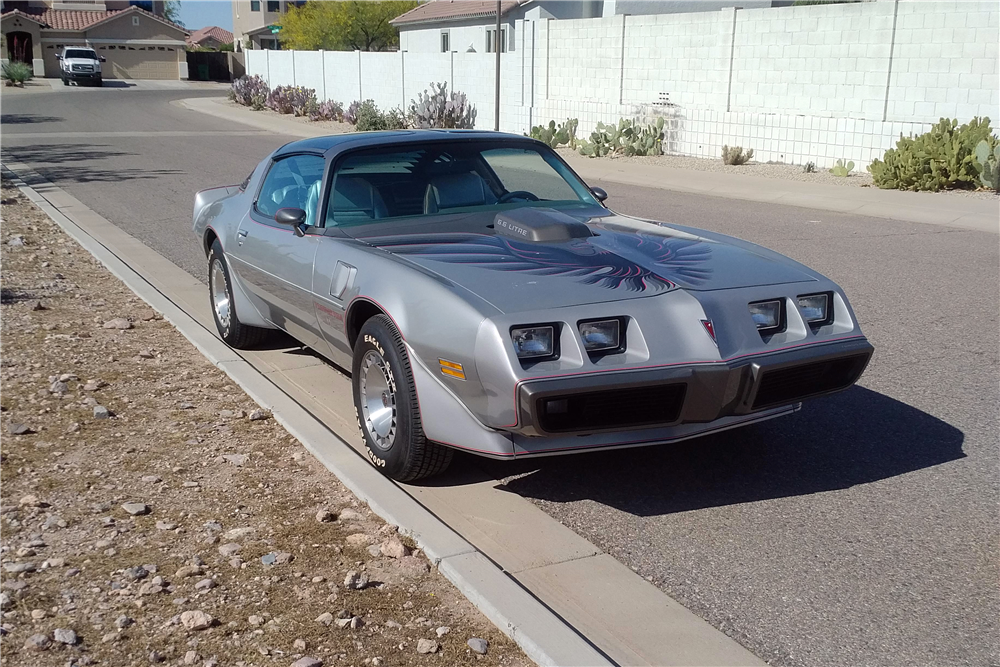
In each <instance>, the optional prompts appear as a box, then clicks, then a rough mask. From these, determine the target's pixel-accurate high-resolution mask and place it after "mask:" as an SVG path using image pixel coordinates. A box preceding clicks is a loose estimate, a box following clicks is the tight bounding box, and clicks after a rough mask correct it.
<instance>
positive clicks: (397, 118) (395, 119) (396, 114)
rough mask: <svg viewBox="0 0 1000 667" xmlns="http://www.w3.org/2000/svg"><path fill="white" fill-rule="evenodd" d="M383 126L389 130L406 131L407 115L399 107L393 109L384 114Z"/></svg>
mask: <svg viewBox="0 0 1000 667" xmlns="http://www.w3.org/2000/svg"><path fill="white" fill-rule="evenodd" d="M382 124H383V125H385V129H387V130H405V129H406V127H407V122H406V115H405V114H404V113H403V110H402V109H400V108H399V107H393V108H391V109H389V110H388V111H386V112H385V113H383V114H382Z"/></svg>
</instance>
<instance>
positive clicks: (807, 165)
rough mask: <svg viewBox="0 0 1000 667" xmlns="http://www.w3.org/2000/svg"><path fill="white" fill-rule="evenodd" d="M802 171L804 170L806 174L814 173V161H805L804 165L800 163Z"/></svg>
mask: <svg viewBox="0 0 1000 667" xmlns="http://www.w3.org/2000/svg"><path fill="white" fill-rule="evenodd" d="M802 171H804V172H806V173H807V174H815V173H816V163H815V162H806V163H805V164H804V165H802Z"/></svg>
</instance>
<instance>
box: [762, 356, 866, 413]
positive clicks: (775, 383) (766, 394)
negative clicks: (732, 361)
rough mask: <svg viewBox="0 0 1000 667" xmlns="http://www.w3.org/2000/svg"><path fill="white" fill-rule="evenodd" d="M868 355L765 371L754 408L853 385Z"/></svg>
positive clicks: (784, 403)
mask: <svg viewBox="0 0 1000 667" xmlns="http://www.w3.org/2000/svg"><path fill="white" fill-rule="evenodd" d="M867 361H868V354H858V355H855V356H852V357H841V358H839V359H830V360H827V361H816V362H813V363H809V364H802V365H801V366H792V367H790V368H779V369H776V370H770V371H769V370H765V371H764V373H763V375H762V377H761V379H760V388H759V389H758V390H757V396H756V397H755V398H754V401H753V409H754V410H757V409H759V408H768V407H773V406H776V405H787V404H789V403H797V402H798V401H801V400H802V399H804V398H809V397H810V396H816V395H817V394H825V393H827V392H830V391H837V390H838V389H846V388H847V387H850V386H851V385H852V384H854V382H855V381H856V380H857V379H858V377H859V376H860V375H861V372H862V371H863V370H864V369H865V364H866V363H867Z"/></svg>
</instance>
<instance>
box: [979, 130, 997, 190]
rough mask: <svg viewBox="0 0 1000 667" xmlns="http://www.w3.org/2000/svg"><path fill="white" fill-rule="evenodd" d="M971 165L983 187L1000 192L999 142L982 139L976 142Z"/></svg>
mask: <svg viewBox="0 0 1000 667" xmlns="http://www.w3.org/2000/svg"><path fill="white" fill-rule="evenodd" d="M975 156H976V157H975V160H974V162H973V166H974V167H975V169H976V172H978V174H979V183H980V184H981V185H982V186H983V187H984V188H989V189H990V190H994V191H996V192H1000V173H997V172H998V170H1000V142H994V145H993V146H992V147H991V146H990V142H989V141H987V140H986V139H983V140H982V141H980V142H979V143H978V144H976V152H975Z"/></svg>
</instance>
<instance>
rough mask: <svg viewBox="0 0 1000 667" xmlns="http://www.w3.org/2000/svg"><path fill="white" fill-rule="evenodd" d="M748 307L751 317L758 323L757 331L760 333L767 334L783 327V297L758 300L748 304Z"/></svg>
mask: <svg viewBox="0 0 1000 667" xmlns="http://www.w3.org/2000/svg"><path fill="white" fill-rule="evenodd" d="M748 307H749V308H750V317H752V318H753V323H754V324H756V325H757V331H758V332H760V335H762V336H766V335H768V334H772V333H777V332H779V331H781V329H782V328H783V326H782V324H783V323H782V321H781V299H773V300H771V301H757V302H756V303H751V304H748Z"/></svg>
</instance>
